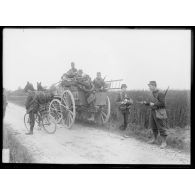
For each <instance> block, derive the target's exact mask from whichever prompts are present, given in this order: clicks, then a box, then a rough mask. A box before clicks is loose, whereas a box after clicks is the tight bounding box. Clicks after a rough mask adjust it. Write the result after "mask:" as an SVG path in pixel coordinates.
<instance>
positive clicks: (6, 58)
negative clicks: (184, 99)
mask: <svg viewBox="0 0 195 195" xmlns="http://www.w3.org/2000/svg"><path fill="white" fill-rule="evenodd" d="M72 61H73V62H75V65H76V68H78V69H83V71H84V72H85V73H87V74H89V75H90V76H91V77H92V78H94V77H95V75H96V72H98V71H100V72H101V73H102V75H103V76H106V80H110V79H123V83H126V84H127V85H128V89H148V87H147V83H148V82H149V81H150V80H156V81H157V84H158V87H159V88H162V89H166V88H167V86H170V88H171V89H190V79H191V78H190V74H191V70H190V69H191V32H190V31H189V30H127V29H123V30H122V29H114V30H113V29H5V30H4V32H3V85H4V87H5V88H6V89H11V90H14V89H17V88H18V87H19V86H20V87H22V88H23V87H24V86H25V84H26V82H27V81H30V82H32V83H33V85H34V86H35V85H36V82H37V81H41V82H42V85H43V86H50V85H51V84H53V83H56V82H58V81H59V80H60V77H61V76H62V74H63V73H64V72H66V71H67V70H69V69H70V63H71V62H72Z"/></svg>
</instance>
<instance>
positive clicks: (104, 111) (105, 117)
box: [100, 96, 110, 124]
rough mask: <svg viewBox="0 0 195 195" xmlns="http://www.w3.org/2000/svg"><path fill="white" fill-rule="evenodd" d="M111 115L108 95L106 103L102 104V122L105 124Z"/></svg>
mask: <svg viewBox="0 0 195 195" xmlns="http://www.w3.org/2000/svg"><path fill="white" fill-rule="evenodd" d="M109 117H110V99H109V97H108V96H107V97H106V105H104V106H102V108H101V110H100V119H101V123H102V124H105V123H107V122H108V120H109Z"/></svg>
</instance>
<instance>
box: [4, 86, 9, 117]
mask: <svg viewBox="0 0 195 195" xmlns="http://www.w3.org/2000/svg"><path fill="white" fill-rule="evenodd" d="M7 104H8V103H7V96H6V92H5V88H3V118H4V116H5V111H6V107H7Z"/></svg>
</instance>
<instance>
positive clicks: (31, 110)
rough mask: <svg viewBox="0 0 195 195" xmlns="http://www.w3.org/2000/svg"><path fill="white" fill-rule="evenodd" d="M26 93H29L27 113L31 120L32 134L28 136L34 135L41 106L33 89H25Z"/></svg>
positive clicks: (29, 133)
mask: <svg viewBox="0 0 195 195" xmlns="http://www.w3.org/2000/svg"><path fill="white" fill-rule="evenodd" d="M24 91H25V92H26V93H27V99H26V103H25V107H26V113H28V114H29V119H30V132H28V133H26V135H32V134H33V128H34V125H35V114H36V113H37V112H38V109H39V104H38V102H37V100H36V94H35V91H34V90H33V89H31V88H29V87H25V89H24Z"/></svg>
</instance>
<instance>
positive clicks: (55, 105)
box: [49, 99, 62, 124]
mask: <svg viewBox="0 0 195 195" xmlns="http://www.w3.org/2000/svg"><path fill="white" fill-rule="evenodd" d="M49 115H50V116H52V117H53V118H54V120H55V121H56V123H57V124H59V123H60V122H61V120H62V110H61V102H60V100H58V99H53V100H52V101H51V102H50V104H49Z"/></svg>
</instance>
